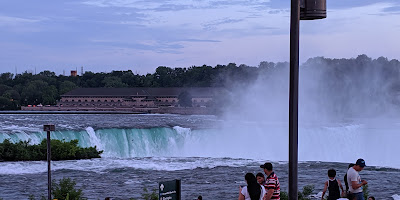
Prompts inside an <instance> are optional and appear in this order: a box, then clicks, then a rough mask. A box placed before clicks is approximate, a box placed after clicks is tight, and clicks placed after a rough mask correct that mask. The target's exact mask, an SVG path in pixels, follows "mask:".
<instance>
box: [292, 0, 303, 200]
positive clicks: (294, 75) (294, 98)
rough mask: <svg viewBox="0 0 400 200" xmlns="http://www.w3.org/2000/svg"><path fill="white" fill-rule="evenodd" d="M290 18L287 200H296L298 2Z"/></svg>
mask: <svg viewBox="0 0 400 200" xmlns="http://www.w3.org/2000/svg"><path fill="white" fill-rule="evenodd" d="M290 16H291V17H290V84H289V200H297V198H298V196H297V195H298V194H297V193H298V185H297V182H298V175H297V172H298V170H297V166H298V102H299V27H300V0H292V4H291V15H290Z"/></svg>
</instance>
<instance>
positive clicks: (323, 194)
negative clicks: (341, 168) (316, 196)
mask: <svg viewBox="0 0 400 200" xmlns="http://www.w3.org/2000/svg"><path fill="white" fill-rule="evenodd" d="M327 189H328V181H326V182H325V187H324V191H322V197H321V200H323V199H324V196H325V192H326V190H327Z"/></svg>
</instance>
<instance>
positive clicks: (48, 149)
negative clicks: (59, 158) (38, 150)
mask: <svg viewBox="0 0 400 200" xmlns="http://www.w3.org/2000/svg"><path fill="white" fill-rule="evenodd" d="M50 148H51V146H50V131H47V199H48V200H51V170H50V161H51V149H50Z"/></svg>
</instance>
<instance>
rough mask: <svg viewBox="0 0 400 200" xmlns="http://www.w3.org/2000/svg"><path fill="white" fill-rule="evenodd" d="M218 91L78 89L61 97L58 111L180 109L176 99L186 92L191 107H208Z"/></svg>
mask: <svg viewBox="0 0 400 200" xmlns="http://www.w3.org/2000/svg"><path fill="white" fill-rule="evenodd" d="M218 90H220V89H218V88H200V87H198V88H78V89H75V90H72V91H70V92H68V93H66V94H63V95H61V99H60V101H59V102H58V104H57V105H58V106H59V107H71V108H79V109H84V108H142V109H145V108H148V109H151V108H160V107H180V104H179V98H178V97H179V95H180V94H181V93H183V92H187V93H189V94H190V96H191V97H192V106H193V107H207V106H209V104H210V101H212V99H213V97H214V95H215V94H216V93H217V92H218Z"/></svg>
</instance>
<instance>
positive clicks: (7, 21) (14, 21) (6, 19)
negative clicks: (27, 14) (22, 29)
mask: <svg viewBox="0 0 400 200" xmlns="http://www.w3.org/2000/svg"><path fill="white" fill-rule="evenodd" d="M42 20H43V19H30V18H21V17H10V16H0V26H1V25H3V26H4V25H20V24H27V23H37V22H40V21H42Z"/></svg>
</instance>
